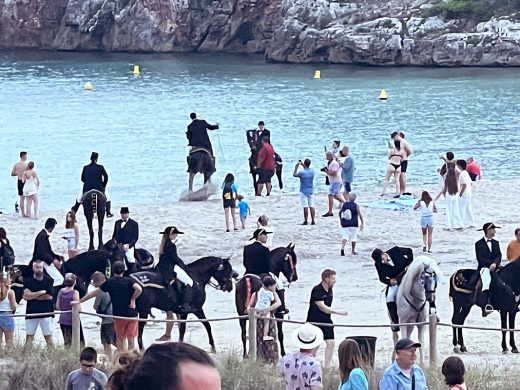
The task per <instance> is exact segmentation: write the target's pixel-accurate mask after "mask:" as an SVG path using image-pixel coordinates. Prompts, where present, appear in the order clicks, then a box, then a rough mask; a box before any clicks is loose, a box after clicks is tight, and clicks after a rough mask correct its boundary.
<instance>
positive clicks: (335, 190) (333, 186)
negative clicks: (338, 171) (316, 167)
mask: <svg viewBox="0 0 520 390" xmlns="http://www.w3.org/2000/svg"><path fill="white" fill-rule="evenodd" d="M339 190H341V183H330V184H329V195H338V194H339Z"/></svg>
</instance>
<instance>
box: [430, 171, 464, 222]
mask: <svg viewBox="0 0 520 390" xmlns="http://www.w3.org/2000/svg"><path fill="white" fill-rule="evenodd" d="M441 195H444V198H445V199H446V229H448V230H451V229H462V219H461V218H460V212H459V206H458V197H459V182H458V180H457V175H456V173H455V169H453V168H449V169H448V171H447V172H446V176H445V177H444V187H443V189H442V191H441V192H440V193H439V195H437V196H436V197H435V200H437V199H439V198H440V196H441Z"/></svg>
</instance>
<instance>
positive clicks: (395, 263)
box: [372, 246, 413, 332]
mask: <svg viewBox="0 0 520 390" xmlns="http://www.w3.org/2000/svg"><path fill="white" fill-rule="evenodd" d="M372 259H374V262H375V266H376V270H377V274H378V276H379V280H380V281H381V283H384V284H386V285H387V287H386V292H385V294H386V307H387V308H388V314H389V316H390V321H391V323H392V324H398V323H399V316H398V315H397V303H396V298H397V291H398V289H399V284H400V283H401V280H402V279H403V276H404V274H405V273H406V270H407V269H408V266H409V265H410V264H411V263H412V261H413V251H412V249H411V248H404V247H399V246H394V247H393V248H391V249H389V250H387V251H386V252H383V251H382V250H381V249H379V248H376V249H374V251H373V252H372ZM392 331H393V332H398V331H399V327H397V326H396V327H392Z"/></svg>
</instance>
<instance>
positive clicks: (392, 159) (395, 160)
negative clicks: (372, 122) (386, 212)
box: [381, 141, 405, 198]
mask: <svg viewBox="0 0 520 390" xmlns="http://www.w3.org/2000/svg"><path fill="white" fill-rule="evenodd" d="M404 153H405V152H404V149H402V148H401V141H393V146H392V147H390V148H389V149H388V160H389V165H388V169H387V170H386V176H385V182H384V184H383V192H382V193H381V196H384V195H386V188H387V187H388V182H389V181H390V178H391V177H392V175H393V176H394V179H395V197H396V198H397V197H399V195H401V184H400V181H399V180H400V176H401V161H402V159H403V158H404Z"/></svg>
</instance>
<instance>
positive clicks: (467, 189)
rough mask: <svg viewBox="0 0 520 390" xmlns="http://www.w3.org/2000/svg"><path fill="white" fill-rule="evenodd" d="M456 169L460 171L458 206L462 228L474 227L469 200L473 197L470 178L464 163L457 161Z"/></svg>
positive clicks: (473, 217) (463, 161)
mask: <svg viewBox="0 0 520 390" xmlns="http://www.w3.org/2000/svg"><path fill="white" fill-rule="evenodd" d="M457 167H458V168H459V169H460V175H459V188H460V191H459V199H458V204H459V212H460V217H461V219H462V227H475V226H476V222H475V216H474V215H473V207H472V205H471V199H472V197H473V192H472V189H471V177H470V176H469V173H468V171H466V161H465V160H457Z"/></svg>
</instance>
